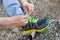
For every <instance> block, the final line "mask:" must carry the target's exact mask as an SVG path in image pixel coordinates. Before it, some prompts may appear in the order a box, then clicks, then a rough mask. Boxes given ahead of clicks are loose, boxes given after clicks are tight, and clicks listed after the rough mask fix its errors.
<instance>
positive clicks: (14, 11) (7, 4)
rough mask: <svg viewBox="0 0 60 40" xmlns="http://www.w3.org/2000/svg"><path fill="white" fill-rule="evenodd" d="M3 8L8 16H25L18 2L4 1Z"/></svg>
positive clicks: (12, 0)
mask: <svg viewBox="0 0 60 40" xmlns="http://www.w3.org/2000/svg"><path fill="white" fill-rule="evenodd" d="M3 7H4V10H5V11H6V13H7V15H8V16H16V15H24V14H25V12H23V10H22V6H21V4H20V3H19V2H18V0H3Z"/></svg>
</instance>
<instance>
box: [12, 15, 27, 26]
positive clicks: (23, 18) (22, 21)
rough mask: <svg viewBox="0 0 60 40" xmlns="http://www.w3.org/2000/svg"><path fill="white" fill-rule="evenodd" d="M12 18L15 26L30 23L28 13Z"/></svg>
mask: <svg viewBox="0 0 60 40" xmlns="http://www.w3.org/2000/svg"><path fill="white" fill-rule="evenodd" d="M11 20H12V25H13V26H25V25H26V24H27V23H28V16H26V15H18V16H13V17H12V19H11Z"/></svg>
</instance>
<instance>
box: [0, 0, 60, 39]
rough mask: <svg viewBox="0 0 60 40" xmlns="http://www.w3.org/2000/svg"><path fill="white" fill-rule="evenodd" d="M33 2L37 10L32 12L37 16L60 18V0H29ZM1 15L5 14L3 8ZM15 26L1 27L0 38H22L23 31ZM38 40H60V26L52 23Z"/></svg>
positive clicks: (0, 11)
mask: <svg viewBox="0 0 60 40" xmlns="http://www.w3.org/2000/svg"><path fill="white" fill-rule="evenodd" d="M28 1H29V2H30V3H33V4H34V6H35V10H34V12H33V13H32V16H33V17H36V18H46V17H48V18H50V19H54V20H59V19H60V0H28ZM0 16H5V13H4V12H3V9H1V8H0ZM13 29H16V30H13ZM17 29H18V28H15V27H2V28H0V40H18V39H19V38H21V39H22V33H21V31H18V32H16V31H17ZM37 40H60V26H59V27H58V26H57V27H55V26H54V24H52V25H51V26H50V27H49V28H48V29H47V30H45V31H44V32H42V33H40V35H39V38H37Z"/></svg>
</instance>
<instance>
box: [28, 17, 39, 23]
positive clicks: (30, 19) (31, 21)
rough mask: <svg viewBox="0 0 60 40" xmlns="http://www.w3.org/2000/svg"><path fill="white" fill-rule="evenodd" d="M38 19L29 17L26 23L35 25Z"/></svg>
mask: <svg viewBox="0 0 60 40" xmlns="http://www.w3.org/2000/svg"><path fill="white" fill-rule="evenodd" d="M38 20H39V19H36V18H32V17H29V19H28V22H29V23H36V22H37V21H38Z"/></svg>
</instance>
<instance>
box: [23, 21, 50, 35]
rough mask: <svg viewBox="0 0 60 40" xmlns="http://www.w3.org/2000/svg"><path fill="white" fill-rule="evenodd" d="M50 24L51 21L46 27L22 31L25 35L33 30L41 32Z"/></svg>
mask: <svg viewBox="0 0 60 40" xmlns="http://www.w3.org/2000/svg"><path fill="white" fill-rule="evenodd" d="M50 24H51V21H49V24H48V25H47V26H46V27H44V28H42V29H40V30H37V29H30V30H27V31H24V32H23V33H24V34H26V35H27V34H30V33H32V32H33V31H35V32H43V31H44V30H46V29H47V28H48V27H49V25H50Z"/></svg>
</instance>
